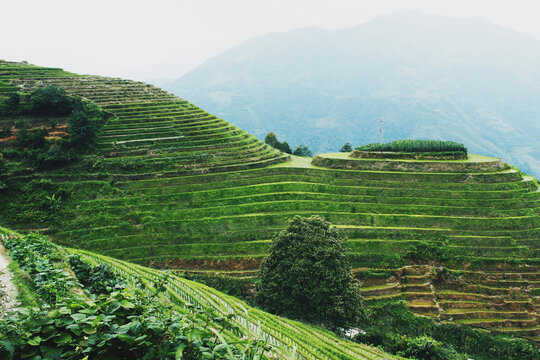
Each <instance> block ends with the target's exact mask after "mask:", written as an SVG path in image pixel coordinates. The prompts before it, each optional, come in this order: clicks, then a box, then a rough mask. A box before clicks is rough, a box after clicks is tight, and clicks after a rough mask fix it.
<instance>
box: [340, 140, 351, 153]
mask: <svg viewBox="0 0 540 360" xmlns="http://www.w3.org/2000/svg"><path fill="white" fill-rule="evenodd" d="M339 151H340V152H351V151H353V147H352V145H351V143H350V142H346V143H345V144H343V146H342V147H341V149H340V150H339Z"/></svg>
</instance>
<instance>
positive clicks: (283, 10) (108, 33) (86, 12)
mask: <svg viewBox="0 0 540 360" xmlns="http://www.w3.org/2000/svg"><path fill="white" fill-rule="evenodd" d="M399 11H422V12H427V13H434V14H441V15H447V16H452V17H481V18H484V19H487V20H490V21H492V22H494V23H496V24H499V25H503V26H505V27H509V28H513V29H516V30H519V31H522V32H525V33H529V34H532V35H534V36H536V37H538V38H540V21H539V18H540V0H504V1H503V0H370V1H367V0H331V1H322V0H273V1H271V0H145V1H139V0H92V1H80V0H47V1H45V0H25V1H19V0H0V15H1V19H2V20H1V21H0V34H1V37H0V59H5V60H12V61H20V60H27V61H29V62H31V63H34V64H36V65H42V66H58V67H62V68H64V69H66V70H70V71H74V72H78V73H86V74H97V75H108V76H119V77H125V78H131V79H137V80H146V79H158V78H177V77H179V76H180V75H182V74H183V73H185V72H187V71H189V70H191V69H193V68H194V67H196V66H197V65H199V64H200V63H202V62H203V61H204V60H206V59H208V58H210V57H213V56H216V55H217V54H219V53H221V52H222V51H224V50H227V49H229V48H231V47H233V46H235V45H238V44H240V43H242V42H244V41H245V40H247V39H249V38H251V37H253V36H257V35H262V34H265V33H268V32H276V31H286V30H291V29H296V28H301V27H308V26H318V27H323V28H336V29H337V28H343V27H349V26H354V25H358V24H360V23H363V22H366V21H369V20H371V19H373V18H375V17H376V16H378V15H382V14H387V13H392V12H399Z"/></svg>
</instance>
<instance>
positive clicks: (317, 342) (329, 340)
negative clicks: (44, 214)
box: [0, 227, 399, 360]
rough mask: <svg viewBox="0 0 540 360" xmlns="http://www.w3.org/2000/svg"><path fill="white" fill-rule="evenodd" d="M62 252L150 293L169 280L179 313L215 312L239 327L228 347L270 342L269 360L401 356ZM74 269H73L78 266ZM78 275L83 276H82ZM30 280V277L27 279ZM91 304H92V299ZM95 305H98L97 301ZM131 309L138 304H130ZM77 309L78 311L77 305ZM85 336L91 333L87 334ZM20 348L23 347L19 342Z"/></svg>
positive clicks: (135, 270)
mask: <svg viewBox="0 0 540 360" xmlns="http://www.w3.org/2000/svg"><path fill="white" fill-rule="evenodd" d="M6 239H14V240H23V239H21V237H20V235H19V234H16V233H13V232H12V231H10V230H8V229H5V228H1V227H0V247H1V246H2V245H1V244H2V243H3V242H4V240H6ZM59 249H60V250H61V251H62V253H66V255H67V254H76V255H79V256H81V257H82V258H83V259H84V260H85V261H86V262H88V263H90V264H92V265H94V264H106V265H108V266H109V268H110V269H112V270H113V271H114V272H115V273H117V274H118V275H120V276H121V278H122V280H123V281H127V282H129V283H130V284H131V285H133V286H134V285H136V284H139V285H140V284H144V285H145V286H146V287H147V288H148V289H155V286H156V280H158V279H165V280H164V281H165V283H164V288H165V289H164V294H165V296H166V297H167V298H168V300H170V303H171V304H173V306H174V310H178V314H181V315H183V316H186V314H189V312H192V311H195V310H194V309H197V310H198V309H204V311H205V313H208V312H210V311H211V312H212V313H213V314H215V318H218V317H221V319H222V320H223V319H230V321H231V322H232V324H233V325H234V326H235V328H232V329H230V330H227V331H223V332H221V334H222V336H223V337H225V338H226V340H227V341H228V342H229V344H231V345H232V344H234V343H235V342H236V343H237V344H239V346H242V345H243V344H242V342H241V341H240V340H241V339H242V338H244V337H246V338H247V337H249V339H253V340H255V339H256V340H261V341H266V342H267V343H268V345H270V346H271V348H272V351H271V354H268V353H266V354H267V355H272V356H269V357H265V358H272V359H273V358H279V359H291V360H292V359H306V360H307V359H313V360H315V359H317V360H318V359H336V358H339V359H344V360H345V359H350V360H353V359H365V360H379V359H380V360H382V359H398V358H399V357H396V356H392V355H390V354H387V353H384V352H383V351H381V350H378V349H375V348H372V347H369V346H366V345H363V344H358V343H355V342H352V341H348V340H346V339H343V338H340V337H338V336H336V335H335V334H334V333H332V332H330V331H327V330H324V329H322V328H320V327H317V326H314V325H310V324H305V323H301V322H298V321H293V320H289V319H285V318H282V317H279V316H275V315H272V314H269V313H266V312H264V311H261V310H259V309H256V308H252V307H250V306H248V305H247V304H245V303H244V302H242V301H240V300H238V299H235V298H234V297H231V296H228V295H226V294H223V293H221V292H219V291H216V290H214V289H212V288H210V287H207V286H205V285H202V284H199V283H196V282H193V281H189V280H186V279H183V278H180V277H177V276H174V275H170V274H167V275H166V274H165V273H164V272H163V271H160V270H156V269H150V268H145V267H142V266H138V265H134V264H131V263H128V262H124V261H118V260H115V259H112V258H109V257H105V256H101V255H97V254H94V253H91V252H86V251H78V250H74V249H65V248H61V247H59ZM56 256H58V255H56ZM32 260H33V259H32ZM66 260H67V259H66ZM14 261H15V260H14ZM62 266H63V267H64V268H69V265H68V262H67V261H65V262H64V263H63V264H62ZM71 270H73V268H72V269H71ZM76 273H77V274H79V273H78V272H76ZM28 278H30V277H29V276H28ZM79 280H80V279H79ZM98 281H99V280H98ZM74 283H75V282H74ZM0 285H2V284H0ZM34 290H35V289H34ZM82 293H83V292H82V290H81V289H80V288H79V289H78V292H77V294H78V295H80V294H82ZM34 295H36V298H37V297H38V294H34ZM86 300H87V301H89V300H88V299H86ZM64 301H65V300H64ZM94 301H96V299H95V298H94ZM111 302H112V301H111ZM39 305H42V304H39ZM131 306H134V305H133V304H131ZM73 307H74V308H76V305H74V306H73ZM93 310H94V313H93V314H95V311H96V309H93ZM49 311H50V310H49ZM176 315H177V314H175V313H173V314H171V313H167V316H171V317H172V316H176ZM75 316H77V315H75V314H74V315H73V317H75ZM117 316H122V315H117ZM102 317H103V316H102V315H100V316H99V318H98V319H97V320H94V321H96V323H99V322H100V321H101V319H102ZM113 317H114V315H113ZM137 317H138V316H137ZM207 325H208V324H207ZM140 326H142V325H140ZM156 326H157V325H156ZM210 326H213V327H216V328H218V329H219V326H220V325H219V324H216V323H212V322H210ZM70 330H71V331H73V333H75V334H76V333H77V330H78V329H77V327H76V326H71V329H70ZM102 330H103V331H106V326H104V327H103V328H102ZM4 331H5V329H2V332H1V333H2V335H5V332H4ZM85 333H87V332H86V331H85ZM88 335H91V334H88ZM153 335H155V334H153ZM196 336H197V335H194V337H195V339H197V337H196ZM70 339H71V337H70ZM143 339H144V337H143ZM108 340H110V341H111V342H112V341H113V340H111V339H108ZM194 341H195V340H194ZM104 342H105V341H104ZM8 344H9V343H8ZM18 345H19V346H20V344H18ZM61 345H65V341H64V342H63V343H61ZM5 347H7V346H6V345H5V343H2V344H1V345H0V350H5ZM292 354H295V355H292ZM77 355H79V356H78V357H77V356H73V355H72V356H71V357H69V356H68V357H66V358H80V354H77ZM83 355H84V354H83ZM274 356H275V357H274ZM168 358H172V357H168ZM190 358H192V357H190Z"/></svg>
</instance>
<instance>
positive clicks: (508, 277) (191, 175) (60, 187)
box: [0, 63, 540, 338]
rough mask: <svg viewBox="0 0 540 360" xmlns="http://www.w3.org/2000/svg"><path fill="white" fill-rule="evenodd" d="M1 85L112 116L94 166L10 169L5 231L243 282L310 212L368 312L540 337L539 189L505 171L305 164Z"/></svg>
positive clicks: (353, 162) (335, 158)
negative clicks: (341, 253) (341, 255)
mask: <svg viewBox="0 0 540 360" xmlns="http://www.w3.org/2000/svg"><path fill="white" fill-rule="evenodd" d="M0 79H1V80H2V81H10V82H11V83H12V84H15V85H17V86H19V87H20V88H23V89H27V88H33V87H35V86H40V85H41V86H44V85H45V84H55V85H62V86H64V87H65V88H66V89H67V90H68V91H69V92H70V93H72V94H78V95H81V96H85V97H87V98H89V99H91V100H93V101H96V102H97V103H99V104H100V105H102V106H103V107H104V108H106V109H107V110H108V111H110V112H111V113H113V114H114V115H115V116H116V118H114V119H112V120H110V121H109V122H108V123H107V124H106V126H105V128H104V130H103V131H102V133H101V134H100V138H99V148H98V149H97V152H98V153H99V154H100V155H99V156H97V155H89V156H87V157H86V158H85V159H83V160H82V161H80V162H79V163H76V164H74V165H71V166H69V167H67V168H62V169H58V170H50V171H45V172H32V171H31V170H29V169H25V168H24V167H23V166H21V164H10V167H11V169H12V171H13V173H12V174H11V175H10V177H9V178H8V179H7V180H6V183H7V184H8V188H7V189H6V190H4V191H3V192H2V195H1V196H2V201H1V202H0V213H1V214H2V218H1V219H0V222H1V223H4V224H6V225H10V226H11V227H14V228H16V229H20V230H28V229H36V228H41V229H44V231H48V232H49V233H50V234H51V235H52V236H54V239H55V241H56V242H58V243H60V244H63V245H66V246H69V247H73V248H80V249H86V250H91V251H95V252H98V253H102V254H105V255H107V256H111V257H115V258H118V259H125V260H129V261H133V262H137V263H139V264H144V265H152V266H156V267H162V266H167V267H169V268H179V269H192V270H198V271H222V272H226V273H229V274H231V275H239V276H244V277H249V276H254V275H255V271H256V270H257V268H258V266H259V263H260V261H261V259H262V258H263V257H264V256H265V254H266V249H267V247H268V245H269V243H270V241H271V238H272V236H273V234H274V233H275V232H276V231H278V230H280V229H282V228H283V227H284V226H285V225H286V223H287V220H288V219H289V218H291V217H292V216H293V215H295V214H304V215H312V214H318V215H321V216H323V217H325V218H326V219H328V220H329V221H330V222H332V223H333V224H334V225H336V226H337V227H339V228H340V229H341V230H342V231H343V232H344V233H345V234H346V235H347V236H348V237H349V239H350V240H349V246H350V253H349V255H350V258H351V260H352V263H353V266H354V267H355V268H356V269H355V273H356V275H357V277H358V278H359V279H361V280H362V281H363V286H364V287H363V290H364V295H365V296H366V297H367V299H368V300H369V301H372V302H374V303H376V302H378V301H381V300H385V299H398V298H404V299H405V300H407V302H408V303H409V305H410V307H411V308H412V309H413V310H414V311H415V312H417V313H422V314H425V315H429V316H434V317H436V318H440V319H452V320H457V321H459V322H463V323H466V324H471V325H477V326H481V327H485V328H490V329H497V330H499V331H505V332H508V333H512V334H517V335H521V336H528V337H532V338H538V336H539V335H540V328H539V326H538V320H537V314H538V308H539V307H540V298H539V295H540V293H539V291H540V290H539V289H540V287H539V286H538V285H539V277H538V276H539V274H540V269H539V260H538V249H539V245H540V243H539V241H538V239H539V238H540V236H539V235H540V216H539V210H540V207H539V203H540V192H539V191H538V183H537V182H536V180H535V179H534V178H532V177H530V176H523V175H522V174H521V173H520V172H519V171H518V170H517V169H514V168H511V167H510V166H508V165H506V164H504V163H503V162H501V161H500V160H499V159H496V158H489V157H483V156H469V158H468V159H467V160H461V161H445V162H441V161H439V162H437V161H420V160H416V161H386V160H376V159H351V158H349V157H348V155H347V154H320V155H318V156H317V157H315V159H313V163H312V162H311V159H309V158H297V157H292V158H290V159H289V158H288V157H287V156H285V155H283V154H281V153H277V152H275V151H274V150H272V149H269V148H268V147H266V146H265V145H264V144H262V143H260V142H259V141H257V140H256V139H254V138H253V137H251V136H250V135H249V134H247V133H245V132H243V131H241V130H238V129H236V128H234V127H231V126H230V125H228V124H227V123H225V122H224V121H223V120H221V119H217V118H215V117H213V116H212V115H210V114H207V113H205V112H204V111H202V110H200V109H198V108H196V107H195V106H193V105H190V104H188V103H186V102H185V101H183V100H181V99H178V98H176V97H174V96H172V95H170V94H168V93H166V92H163V91H160V90H158V89H155V88H153V87H150V86H148V85H146V84H142V83H134V82H130V81H126V80H120V79H105V78H99V77H89V76H78V75H74V74H68V73H65V72H61V71H60V70H57V69H43V68H38V67H33V66H28V65H21V64H10V63H3V64H0ZM214 122H215V123H218V126H217V127H212V125H211V124H212V123H214ZM209 124H210V125H209ZM207 126H208V127H207ZM178 129H180V130H178ZM177 130H178V131H180V133H181V134H180V135H179V134H178V132H177ZM169 149H170V150H169ZM206 153H208V154H211V155H212V156H210V157H208V156H202V154H206ZM195 155H198V156H195ZM275 163H277V164H275ZM53 196H56V198H59V197H61V198H62V201H61V203H60V205H59V206H58V208H56V207H54V208H52V207H51V206H50V204H49V203H48V202H47V201H46V200H45V199H47V197H48V198H51V197H53ZM430 249H431V250H430ZM433 249H436V250H433Z"/></svg>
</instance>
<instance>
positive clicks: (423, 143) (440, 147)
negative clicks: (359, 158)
mask: <svg viewBox="0 0 540 360" xmlns="http://www.w3.org/2000/svg"><path fill="white" fill-rule="evenodd" d="M356 150H360V151H382V152H409V153H445V152H456V153H462V154H467V148H465V146H464V145H463V144H460V143H457V142H454V141H442V140H396V141H392V142H391V143H386V144H379V143H372V144H367V145H362V146H359V147H357V148H356Z"/></svg>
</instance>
